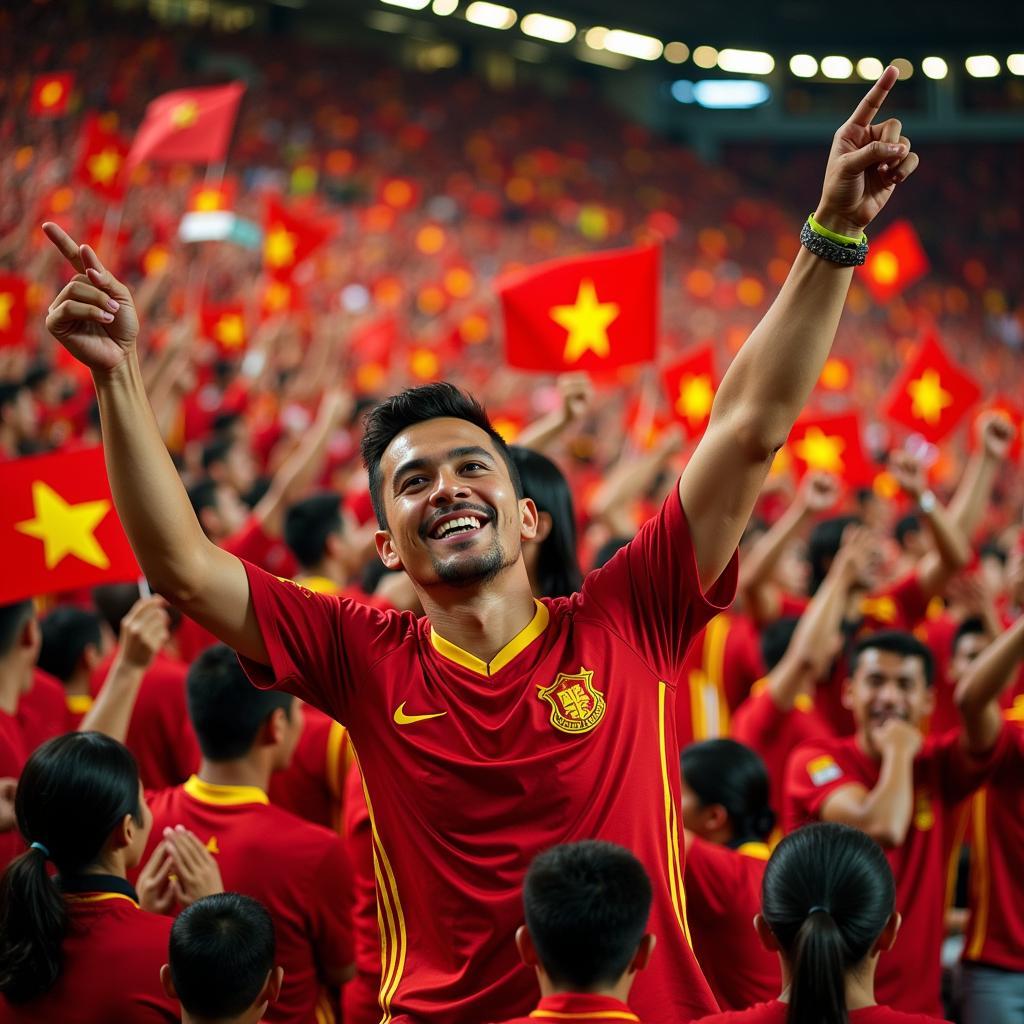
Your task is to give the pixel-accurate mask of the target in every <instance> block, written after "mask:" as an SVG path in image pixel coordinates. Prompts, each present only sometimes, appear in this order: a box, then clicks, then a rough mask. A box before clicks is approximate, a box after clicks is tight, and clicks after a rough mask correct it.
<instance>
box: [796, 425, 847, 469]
mask: <svg viewBox="0 0 1024 1024" xmlns="http://www.w3.org/2000/svg"><path fill="white" fill-rule="evenodd" d="M845 447H846V442H845V441H844V440H843V439H842V438H841V437H836V436H835V435H834V434H826V433H825V432H824V431H823V430H822V429H821V427H809V428H808V429H807V433H806V434H804V436H803V437H802V438H800V440H799V441H797V442H796V444H794V445H793V451H794V452H795V453H796V455H797V457H798V458H800V459H803V461H804V462H806V463H807V468H808V469H817V470H821V471H822V472H825V473H842V471H843V469H844V468H845V463H844V462H843V459H842V453H843V449H844V448H845Z"/></svg>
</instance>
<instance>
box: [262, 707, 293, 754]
mask: <svg viewBox="0 0 1024 1024" xmlns="http://www.w3.org/2000/svg"><path fill="white" fill-rule="evenodd" d="M286 719H287V716H286V714H285V710H284V708H274V710H273V711H271V712H270V714H269V715H267V717H266V720H265V721H264V723H263V727H262V728H261V729H260V733H259V740H258V742H259V745H260V746H261V747H273V746H276V745H277V744H278V743H280V742H281V741H282V740H283V739H284V734H285V731H286V730H287V728H288V722H287V720H286Z"/></svg>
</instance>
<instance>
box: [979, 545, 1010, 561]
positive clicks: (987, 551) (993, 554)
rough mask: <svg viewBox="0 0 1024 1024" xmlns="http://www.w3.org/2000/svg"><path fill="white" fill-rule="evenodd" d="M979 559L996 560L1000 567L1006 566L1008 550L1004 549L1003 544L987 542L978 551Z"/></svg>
mask: <svg viewBox="0 0 1024 1024" xmlns="http://www.w3.org/2000/svg"><path fill="white" fill-rule="evenodd" d="M978 558H979V560H980V559H984V558H994V559H995V560H996V561H997V562H998V563H999V564H1000V565H1006V562H1007V555H1006V548H1004V547H1003V546H1002V544H1000V543H998V541H994V540H989V541H986V542H985V543H984V544H982V545H981V547H980V548H979V549H978Z"/></svg>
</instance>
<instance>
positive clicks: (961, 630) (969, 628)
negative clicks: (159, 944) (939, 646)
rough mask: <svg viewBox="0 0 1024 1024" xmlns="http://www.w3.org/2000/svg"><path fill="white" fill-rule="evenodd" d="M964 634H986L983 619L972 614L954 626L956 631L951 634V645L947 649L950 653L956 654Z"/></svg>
mask: <svg viewBox="0 0 1024 1024" xmlns="http://www.w3.org/2000/svg"><path fill="white" fill-rule="evenodd" d="M965 636H988V630H987V629H986V628H985V621H984V619H981V618H979V617H978V616H977V615H972V616H970V618H967V619H964V621H963V622H961V623H960V625H959V626H957V627H956V632H955V633H954V634H953V645H952V646H951V647H950V649H949V652H950V654H956V649H957V647H958V645H959V644H960V641H961V640H962V639H963V638H964V637H965Z"/></svg>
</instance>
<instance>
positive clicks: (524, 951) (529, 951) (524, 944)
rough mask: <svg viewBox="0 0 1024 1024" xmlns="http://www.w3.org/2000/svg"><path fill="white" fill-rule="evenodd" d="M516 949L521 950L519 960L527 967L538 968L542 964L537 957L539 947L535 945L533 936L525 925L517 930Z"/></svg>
mask: <svg viewBox="0 0 1024 1024" xmlns="http://www.w3.org/2000/svg"><path fill="white" fill-rule="evenodd" d="M516 949H517V950H519V959H520V960H522V961H523V963H524V964H526V966H527V967H537V966H538V965H539V964H540V957H538V956H537V947H536V946H534V944H533V936H532V935H531V934H530V929H529V928H527V927H526V925H525V924H521V925H520V926H519V927H518V928H517V929H516Z"/></svg>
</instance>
